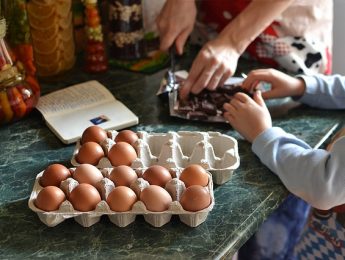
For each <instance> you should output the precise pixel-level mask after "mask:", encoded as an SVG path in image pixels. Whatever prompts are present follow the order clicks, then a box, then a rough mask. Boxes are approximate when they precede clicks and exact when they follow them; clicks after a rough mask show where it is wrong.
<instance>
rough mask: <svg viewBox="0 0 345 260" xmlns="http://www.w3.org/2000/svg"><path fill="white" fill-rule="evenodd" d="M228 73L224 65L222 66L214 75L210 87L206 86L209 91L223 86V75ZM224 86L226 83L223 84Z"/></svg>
mask: <svg viewBox="0 0 345 260" xmlns="http://www.w3.org/2000/svg"><path fill="white" fill-rule="evenodd" d="M225 73H226V68H225V66H224V64H220V65H219V66H218V69H216V71H215V72H214V73H213V76H212V77H211V79H210V81H209V83H208V85H207V86H206V87H207V89H209V90H215V89H216V88H217V87H218V86H221V85H222V84H221V80H222V78H223V75H224V74H225ZM223 84H224V83H223Z"/></svg>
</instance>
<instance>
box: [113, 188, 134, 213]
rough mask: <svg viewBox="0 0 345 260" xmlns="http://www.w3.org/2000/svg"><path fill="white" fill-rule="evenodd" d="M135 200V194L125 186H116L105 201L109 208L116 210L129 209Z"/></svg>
mask: <svg viewBox="0 0 345 260" xmlns="http://www.w3.org/2000/svg"><path fill="white" fill-rule="evenodd" d="M135 202H137V195H136V194H135V193H134V191H133V190H131V189H130V188H128V187H126V186H118V187H116V188H115V189H113V190H112V191H111V192H110V194H109V195H108V197H107V203H108V205H109V207H110V209H111V210H113V211H116V212H124V211H130V210H131V209H132V207H133V205H134V203H135Z"/></svg>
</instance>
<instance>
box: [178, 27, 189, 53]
mask: <svg viewBox="0 0 345 260" xmlns="http://www.w3.org/2000/svg"><path fill="white" fill-rule="evenodd" d="M189 34H190V30H189V29H186V30H183V31H182V33H180V34H179V35H178V36H177V38H176V40H175V45H176V51H177V53H178V54H179V55H182V54H183V48H184V45H185V44H186V41H187V39H188V36H189Z"/></svg>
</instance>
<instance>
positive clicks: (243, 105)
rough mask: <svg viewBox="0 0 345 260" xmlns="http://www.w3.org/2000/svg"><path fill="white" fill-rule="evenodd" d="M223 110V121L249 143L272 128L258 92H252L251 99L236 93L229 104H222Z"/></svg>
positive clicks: (269, 117) (270, 120) (267, 112)
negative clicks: (226, 121) (225, 120)
mask: <svg viewBox="0 0 345 260" xmlns="http://www.w3.org/2000/svg"><path fill="white" fill-rule="evenodd" d="M224 109H225V111H226V112H225V113H224V117H225V119H227V120H228V121H229V123H230V124H231V125H232V127H233V128H234V129H235V130H236V131H237V132H239V133H240V134H241V135H242V136H243V137H244V138H246V139H247V140H248V141H249V142H253V141H254V139H255V138H256V137H257V136H258V135H259V134H261V133H262V132H263V131H265V130H266V129H268V128H270V127H272V119H271V115H270V113H269V111H268V109H267V107H266V105H265V102H264V100H263V99H262V96H261V92H260V91H255V92H254V96H253V99H251V98H250V97H249V96H248V95H246V94H244V93H237V94H235V96H234V98H233V99H232V100H231V101H230V103H225V104H224Z"/></svg>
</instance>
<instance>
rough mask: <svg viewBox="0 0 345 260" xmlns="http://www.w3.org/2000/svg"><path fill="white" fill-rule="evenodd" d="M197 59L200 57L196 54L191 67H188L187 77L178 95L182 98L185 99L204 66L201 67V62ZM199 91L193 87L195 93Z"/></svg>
mask: <svg viewBox="0 0 345 260" xmlns="http://www.w3.org/2000/svg"><path fill="white" fill-rule="evenodd" d="M199 60H200V58H199V55H198V56H197V58H196V59H195V60H194V62H193V64H192V67H191V69H190V72H189V75H188V78H187V80H186V81H185V82H184V84H183V88H182V89H181V91H180V95H181V98H182V99H186V98H187V97H188V94H189V92H191V91H192V87H194V85H195V83H196V82H197V80H198V78H199V77H200V76H201V75H202V71H203V69H204V67H203V62H200V61H199ZM200 91H201V90H200ZM200 91H199V92H200ZM199 92H197V91H196V89H193V93H194V94H197V93H199Z"/></svg>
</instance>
